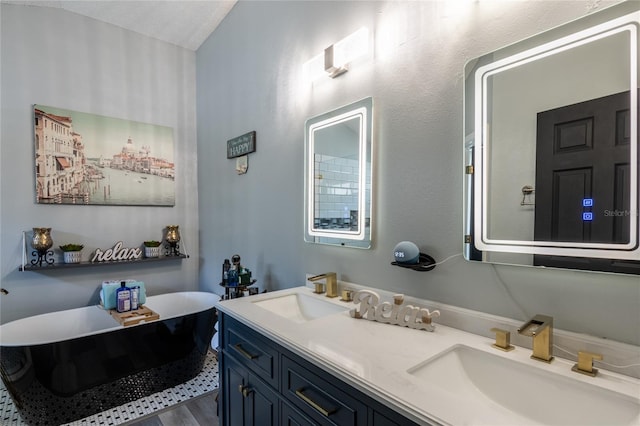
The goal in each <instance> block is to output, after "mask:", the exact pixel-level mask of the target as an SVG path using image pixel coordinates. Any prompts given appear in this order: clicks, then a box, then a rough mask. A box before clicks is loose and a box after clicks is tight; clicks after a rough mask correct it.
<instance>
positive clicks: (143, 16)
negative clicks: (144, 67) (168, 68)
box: [1, 0, 237, 50]
mask: <svg viewBox="0 0 640 426" xmlns="http://www.w3.org/2000/svg"><path fill="white" fill-rule="evenodd" d="M1 1H2V3H12V4H21V5H26V6H40V7H56V8H61V9H65V10H68V11H70V12H74V13H78V14H80V15H85V16H88V17H91V18H94V19H97V20H99V21H103V22H107V23H110V24H113V25H117V26H118V27H122V28H125V29H128V30H131V31H135V32H137V33H140V34H144V35H146V36H149V37H153V38H156V39H158V40H162V41H166V42H169V43H172V44H176V45H178V46H182V47H185V48H187V49H190V50H197V49H198V47H200V45H201V44H202V42H204V41H205V40H206V39H207V37H209V35H210V34H211V33H212V32H213V30H215V29H216V27H217V26H218V24H220V22H221V21H222V20H223V19H224V17H225V16H226V15H227V13H229V11H230V10H231V8H232V7H233V6H234V5H235V4H236V1H237V0H229V1H218V0H74V1H65V0H61V1H58V0H41V1H38V0H1Z"/></svg>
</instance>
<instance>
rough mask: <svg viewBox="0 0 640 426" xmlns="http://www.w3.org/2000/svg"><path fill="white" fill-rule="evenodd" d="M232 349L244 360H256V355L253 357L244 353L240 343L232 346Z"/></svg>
mask: <svg viewBox="0 0 640 426" xmlns="http://www.w3.org/2000/svg"><path fill="white" fill-rule="evenodd" d="M233 347H234V348H235V349H236V351H238V352H240V354H242V356H244V357H245V358H246V359H256V358H258V355H253V354H250V353H249V352H247V351H245V350H244V349H243V348H242V345H241V344H240V343H236V344H235V345H233Z"/></svg>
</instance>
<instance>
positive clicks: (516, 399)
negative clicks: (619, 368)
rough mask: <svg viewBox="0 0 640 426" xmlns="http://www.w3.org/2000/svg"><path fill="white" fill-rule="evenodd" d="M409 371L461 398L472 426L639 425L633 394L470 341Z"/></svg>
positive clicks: (639, 412) (639, 407) (638, 404)
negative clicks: (552, 369) (587, 381)
mask: <svg viewBox="0 0 640 426" xmlns="http://www.w3.org/2000/svg"><path fill="white" fill-rule="evenodd" d="M407 372H408V373H409V374H412V375H414V376H415V377H418V378H420V379H423V380H424V381H425V382H427V383H428V384H429V385H430V386H433V387H434V388H436V389H434V390H438V391H439V392H441V393H445V394H447V396H449V397H451V398H455V399H456V400H459V401H460V404H461V405H460V406H459V409H460V410H461V411H464V413H463V414H461V415H462V416H466V415H468V416H469V419H468V421H466V423H467V424H487V425H488V424H492V425H495V424H513V422H514V421H516V422H517V423H518V424H545V425H563V426H565V425H584V426H586V425H636V424H638V423H637V422H638V420H639V419H640V402H639V400H638V399H634V398H633V397H631V396H628V395H625V394H622V393H617V392H613V391H611V390H608V389H605V388H602V387H600V386H597V385H595V384H593V385H592V384H589V383H585V382H584V381H581V380H576V379H573V378H571V377H567V376H563V375H561V374H558V373H555V372H552V371H545V370H544V366H543V368H537V367H534V366H531V365H528V364H526V363H524V362H519V361H515V360H511V359H509V358H505V357H502V356H498V355H495V354H492V353H490V352H485V351H483V350H479V349H474V348H472V347H469V346H465V345H456V346H453V347H451V348H449V349H448V350H446V351H444V352H442V353H440V354H438V355H436V356H435V357H433V358H430V359H428V360H426V361H424V362H422V363H420V364H418V365H416V366H414V367H411V368H409V369H408V370H407ZM593 380H595V381H597V380H603V379H601V378H598V377H596V378H593ZM469 401H474V403H472V404H469V403H468V402H469ZM465 420H466V419H465Z"/></svg>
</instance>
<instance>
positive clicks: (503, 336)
mask: <svg viewBox="0 0 640 426" xmlns="http://www.w3.org/2000/svg"><path fill="white" fill-rule="evenodd" d="M491 331H492V332H493V333H496V342H495V343H494V344H493V345H491V346H493V347H494V348H496V349H500V350H501V351H505V352H509V351H512V350H514V349H515V348H516V347H515V346H513V345H512V344H511V332H509V331H507V330H503V329H501V328H496V327H494V328H492V329H491Z"/></svg>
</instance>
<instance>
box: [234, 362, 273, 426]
mask: <svg viewBox="0 0 640 426" xmlns="http://www.w3.org/2000/svg"><path fill="white" fill-rule="evenodd" d="M241 393H242V394H243V396H244V398H245V423H244V424H245V425H249V426H277V425H279V424H280V420H279V419H280V406H279V405H280V404H279V402H280V398H279V397H278V395H277V394H276V393H275V392H274V391H273V390H272V389H271V388H270V387H269V386H268V385H267V384H266V383H264V382H263V381H262V380H260V379H259V378H258V377H256V376H255V375H253V374H252V373H249V382H248V384H247V386H246V388H245V389H244V390H242V391H241Z"/></svg>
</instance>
